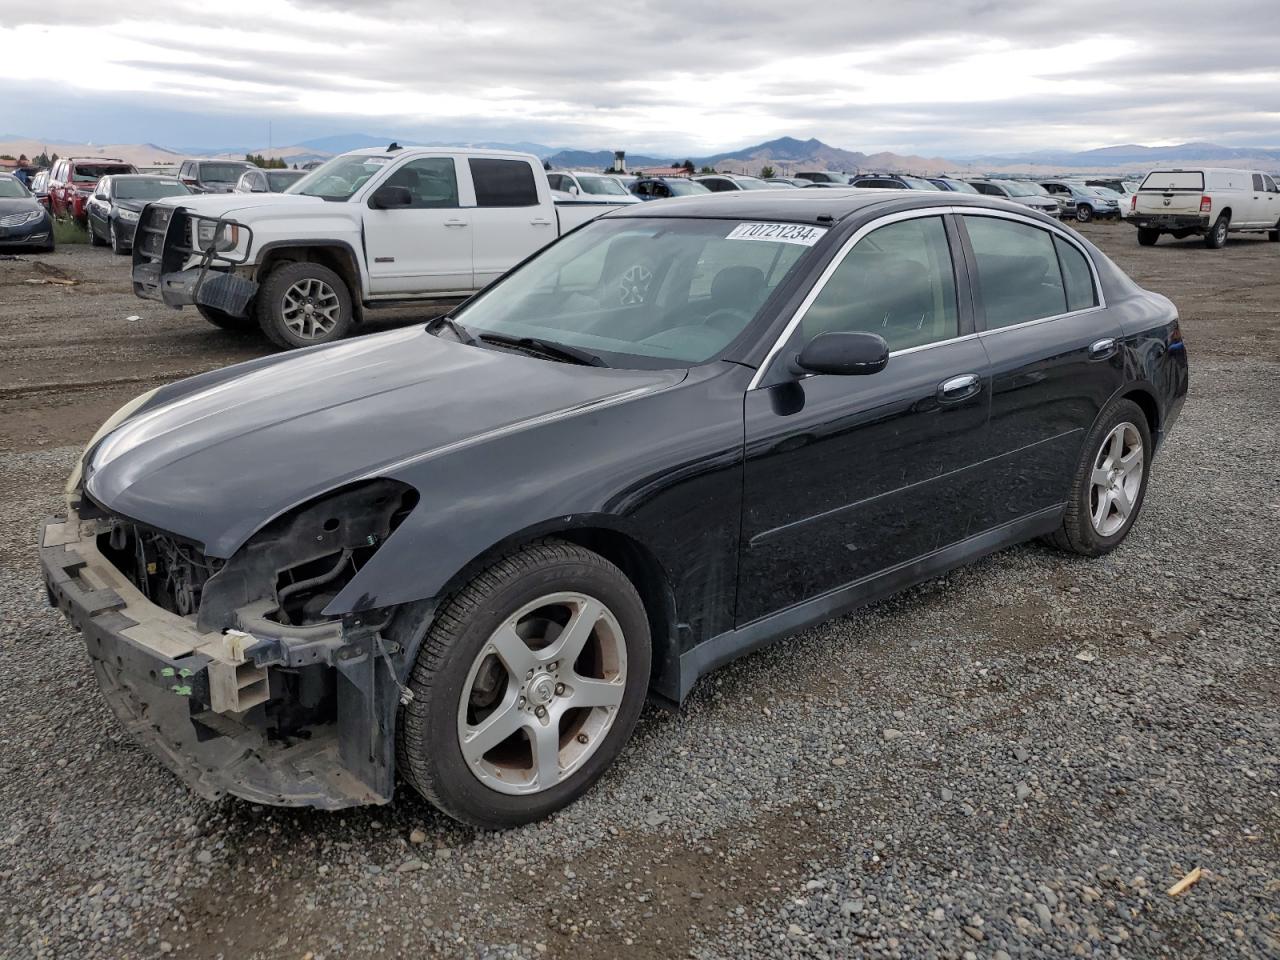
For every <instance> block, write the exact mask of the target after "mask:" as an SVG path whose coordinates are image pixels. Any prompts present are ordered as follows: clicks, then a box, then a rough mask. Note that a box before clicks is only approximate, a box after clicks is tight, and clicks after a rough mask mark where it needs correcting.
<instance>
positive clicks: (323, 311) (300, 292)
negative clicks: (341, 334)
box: [280, 277, 342, 340]
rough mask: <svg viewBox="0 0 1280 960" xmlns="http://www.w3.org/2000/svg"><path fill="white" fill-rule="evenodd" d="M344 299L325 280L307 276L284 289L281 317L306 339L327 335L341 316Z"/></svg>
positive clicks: (288, 325) (290, 328) (291, 328)
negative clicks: (341, 299)
mask: <svg viewBox="0 0 1280 960" xmlns="http://www.w3.org/2000/svg"><path fill="white" fill-rule="evenodd" d="M341 311H342V302H341V301H340V300H339V299H338V294H337V293H336V292H334V289H333V288H332V287H330V286H329V285H328V284H327V283H325V282H324V281H323V280H317V279H315V278H314V277H306V278H304V279H302V280H299V281H298V282H297V283H295V284H294V285H293V286H291V287H290V288H289V289H288V290H286V291H285V292H284V299H283V302H282V304H281V308H280V317H281V319H282V320H284V323H285V326H287V327H288V328H289V330H290V331H292V332H293V333H294V334H295V335H297V336H298V337H299V338H300V339H303V340H319V339H321V338H323V337H325V336H326V335H327V334H328V333H329V332H330V331H331V330H333V328H334V327H335V326H337V324H338V320H339V318H340V317H341Z"/></svg>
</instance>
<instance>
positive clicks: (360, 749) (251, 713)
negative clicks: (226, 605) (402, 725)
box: [40, 504, 399, 809]
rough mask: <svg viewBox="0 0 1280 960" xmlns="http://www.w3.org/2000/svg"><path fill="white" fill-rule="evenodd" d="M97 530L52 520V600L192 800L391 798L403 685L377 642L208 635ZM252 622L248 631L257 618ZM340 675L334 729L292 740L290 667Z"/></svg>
mask: <svg viewBox="0 0 1280 960" xmlns="http://www.w3.org/2000/svg"><path fill="white" fill-rule="evenodd" d="M101 532H102V526H101V524H100V523H99V522H98V521H92V520H89V521H82V520H81V519H80V518H79V516H78V515H77V513H76V511H75V509H74V504H73V505H72V507H71V508H70V510H69V514H68V516H67V518H66V519H60V518H55V519H49V520H47V521H45V524H44V527H43V530H42V535H41V547H40V558H41V564H42V566H43V568H44V574H45V582H46V586H47V589H48V593H49V602H50V604H51V605H52V606H55V607H57V608H58V609H60V610H61V611H62V612H63V613H64V614H65V615H66V617H67V619H68V620H70V621H71V622H72V624H74V625H75V626H76V627H77V628H78V629H79V630H81V631H82V633H83V634H84V637H85V645H86V648H87V650H88V653H89V657H90V660H91V663H92V666H93V671H94V676H95V677H96V679H97V681H98V684H99V686H100V687H101V689H102V692H103V695H104V696H105V697H106V699H107V702H108V703H109V704H110V705H111V707H112V709H113V710H114V712H115V713H116V715H117V716H118V717H119V718H120V720H121V722H122V723H123V724H124V726H125V727H126V728H127V729H128V730H129V732H130V733H131V734H132V735H133V737H134V738H135V739H136V740H137V741H138V742H139V744H141V745H142V746H143V747H145V748H146V749H147V750H148V751H149V752H150V753H152V754H153V755H154V756H155V757H156V758H157V759H158V760H160V761H161V762H162V763H164V765H165V766H167V767H168V768H169V769H170V770H172V771H173V772H174V773H175V774H176V775H177V776H178V777H179V778H180V779H181V780H182V781H183V782H184V783H186V784H187V785H188V786H189V787H190V788H191V789H192V790H193V791H194V792H196V793H197V794H199V795H200V796H202V797H205V798H207V799H210V800H213V799H217V798H219V797H222V796H223V795H226V794H231V795H233V796H237V797H241V798H243V799H246V800H251V801H254V802H257V803H265V804H273V805H282V806H308V807H318V808H322V809H338V808H342V807H350V806H356V805H362V804H370V803H385V802H387V801H388V800H390V798H391V793H392V785H393V775H394V736H393V732H394V722H395V709H396V705H397V703H398V689H399V688H398V683H397V681H396V679H395V675H394V672H393V670H392V666H391V664H390V662H389V661H388V660H387V659H386V657H385V654H383V655H382V656H381V657H380V656H379V654H380V652H381V651H380V648H379V644H381V643H382V642H383V641H382V638H381V637H380V636H379V635H377V634H364V635H362V636H360V637H356V638H351V637H347V636H345V635H343V632H342V630H341V628H340V627H334V628H333V630H331V631H329V634H328V635H327V636H322V637H319V638H315V637H312V636H311V635H307V634H305V633H299V632H297V631H295V632H294V633H293V634H292V635H289V633H288V631H284V635H282V636H279V637H272V638H268V639H262V638H261V637H257V636H256V635H255V636H249V637H247V638H246V636H245V635H244V634H240V635H236V634H233V635H231V636H228V635H226V634H223V633H202V632H200V631H199V630H198V629H197V628H196V626H195V625H194V623H193V621H191V620H189V619H187V618H185V617H181V616H178V615H177V614H174V613H171V612H169V611H167V610H164V609H163V608H161V607H159V606H157V605H156V604H154V603H152V602H151V601H149V600H148V599H147V598H146V597H145V596H143V595H142V593H141V592H140V591H139V590H138V589H137V587H135V586H134V585H133V583H132V582H131V581H130V580H129V579H128V578H127V577H126V576H125V575H124V574H123V573H122V572H121V571H120V570H119V569H117V568H116V567H115V566H114V565H113V564H112V563H111V562H110V561H109V560H108V559H107V558H106V557H105V556H104V555H103V554H102V553H101V552H99V550H98V547H97V541H96V538H97V536H98V534H99V533H101ZM253 614H254V611H248V612H247V614H246V619H248V620H249V621H250V622H251V623H255V624H256V623H259V621H257V620H254V619H253ZM300 666H307V667H309V668H310V669H312V670H321V671H327V670H332V671H333V674H334V675H333V678H332V680H333V684H334V687H335V694H334V699H335V702H336V709H335V717H334V719H333V720H332V721H331V722H328V723H318V724H316V725H314V726H313V727H310V728H308V729H306V730H303V731H293V732H292V734H291V735H290V736H285V737H281V736H279V735H278V734H277V733H276V732H275V731H273V729H272V719H273V717H274V716H278V715H279V713H280V711H281V710H282V709H285V708H287V707H288V706H289V704H288V702H287V700H288V698H289V697H293V696H296V692H295V690H294V688H293V687H291V685H290V684H288V683H286V682H285V680H286V675H287V674H288V673H289V671H290V670H291V669H296V668H297V667H300Z"/></svg>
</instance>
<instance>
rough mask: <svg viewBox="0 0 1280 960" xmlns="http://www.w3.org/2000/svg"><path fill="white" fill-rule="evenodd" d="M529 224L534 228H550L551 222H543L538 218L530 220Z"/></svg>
mask: <svg viewBox="0 0 1280 960" xmlns="http://www.w3.org/2000/svg"><path fill="white" fill-rule="evenodd" d="M529 222H530V223H531V224H533V225H534V226H535V227H549V226H551V221H550V220H543V219H541V218H539V219H537V220H530V221H529Z"/></svg>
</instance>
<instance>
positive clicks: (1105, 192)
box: [1089, 187, 1120, 200]
mask: <svg viewBox="0 0 1280 960" xmlns="http://www.w3.org/2000/svg"><path fill="white" fill-rule="evenodd" d="M1089 189H1091V190H1092V191H1093V192H1094V193H1096V194H1097V195H1098V196H1100V197H1106V198H1107V199H1108V200H1119V199H1120V194H1118V193H1116V192H1115V191H1114V190H1112V189H1111V188H1110V187H1090V188H1089Z"/></svg>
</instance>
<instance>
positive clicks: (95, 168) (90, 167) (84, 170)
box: [71, 163, 133, 183]
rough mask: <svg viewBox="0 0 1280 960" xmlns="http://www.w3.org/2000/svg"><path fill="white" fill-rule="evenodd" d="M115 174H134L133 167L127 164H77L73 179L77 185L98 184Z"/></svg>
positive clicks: (72, 172)
mask: <svg viewBox="0 0 1280 960" xmlns="http://www.w3.org/2000/svg"><path fill="white" fill-rule="evenodd" d="M114 173H133V167H131V166H129V165H128V164H127V163H124V164H122V163H77V164H76V165H75V166H74V167H73V168H72V171H71V179H72V180H73V181H74V182H76V183H97V182H98V181H99V180H101V179H102V178H103V177H109V176H111V175H112V174H114Z"/></svg>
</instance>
